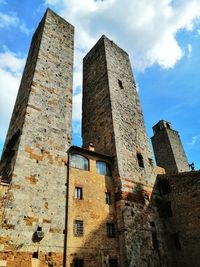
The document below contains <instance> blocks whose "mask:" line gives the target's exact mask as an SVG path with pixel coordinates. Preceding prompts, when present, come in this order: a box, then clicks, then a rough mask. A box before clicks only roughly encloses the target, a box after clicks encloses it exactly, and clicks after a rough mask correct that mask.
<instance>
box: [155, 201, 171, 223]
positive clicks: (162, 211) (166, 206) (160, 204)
mask: <svg viewBox="0 0 200 267" xmlns="http://www.w3.org/2000/svg"><path fill="white" fill-rule="evenodd" d="M156 204H157V208H158V213H159V216H160V218H167V217H172V216H173V213H172V208H171V202H170V201H167V202H166V201H163V200H159V199H157V200H156Z"/></svg>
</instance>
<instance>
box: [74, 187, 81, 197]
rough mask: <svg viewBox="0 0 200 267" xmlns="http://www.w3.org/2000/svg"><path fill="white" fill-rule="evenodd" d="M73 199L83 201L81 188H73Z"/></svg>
mask: <svg viewBox="0 0 200 267" xmlns="http://www.w3.org/2000/svg"><path fill="white" fill-rule="evenodd" d="M75 199H83V188H81V187H75Z"/></svg>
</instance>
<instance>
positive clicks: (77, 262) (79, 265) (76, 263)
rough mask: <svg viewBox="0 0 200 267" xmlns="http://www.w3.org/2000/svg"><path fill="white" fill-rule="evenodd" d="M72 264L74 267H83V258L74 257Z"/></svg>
mask: <svg viewBox="0 0 200 267" xmlns="http://www.w3.org/2000/svg"><path fill="white" fill-rule="evenodd" d="M73 266H74V267H83V259H74V262H73Z"/></svg>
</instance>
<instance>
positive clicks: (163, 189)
mask: <svg viewBox="0 0 200 267" xmlns="http://www.w3.org/2000/svg"><path fill="white" fill-rule="evenodd" d="M158 190H159V192H160V194H161V195H165V194H169V193H170V192H171V187H170V184H169V181H168V180H167V179H163V180H160V181H159V182H158Z"/></svg>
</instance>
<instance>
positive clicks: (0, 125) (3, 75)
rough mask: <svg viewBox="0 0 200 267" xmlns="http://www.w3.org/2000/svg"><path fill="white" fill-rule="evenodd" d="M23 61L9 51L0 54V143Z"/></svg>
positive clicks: (6, 124) (12, 103)
mask: <svg viewBox="0 0 200 267" xmlns="http://www.w3.org/2000/svg"><path fill="white" fill-rule="evenodd" d="M24 63H25V60H24V59H23V58H20V57H18V56H17V55H16V54H14V53H12V52H11V51H5V52H4V53H0V85H1V86H0V93H1V98H0V129H1V135H0V137H1V138H0V141H3V140H4V138H5V135H6V131H7V128H8V125H9V121H10V117H11V114H12V110H13V107H14V102H15V99H16V95H17V91H18V88H19V83H20V78H21V74H22V69H23V66H24Z"/></svg>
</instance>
